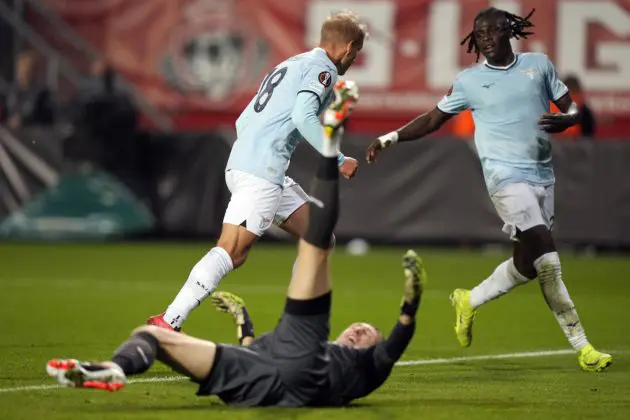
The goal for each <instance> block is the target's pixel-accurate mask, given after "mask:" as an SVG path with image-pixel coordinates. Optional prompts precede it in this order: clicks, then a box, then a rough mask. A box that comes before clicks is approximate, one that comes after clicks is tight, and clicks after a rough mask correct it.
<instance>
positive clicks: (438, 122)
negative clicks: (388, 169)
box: [365, 106, 455, 163]
mask: <svg viewBox="0 0 630 420" xmlns="http://www.w3.org/2000/svg"><path fill="white" fill-rule="evenodd" d="M454 115H455V114H448V113H446V112H443V111H441V110H440V109H439V108H438V107H437V106H436V107H435V108H433V109H432V110H431V111H429V112H426V113H424V114H422V115H420V116H418V117H417V118H415V119H414V120H412V121H411V122H409V123H408V124H406V125H405V126H403V127H402V128H399V129H398V130H396V131H392V132H391V133H388V134H385V135H383V136H381V137H379V138H377V139H376V140H374V141H373V142H372V144H370V146H369V147H368V150H367V154H366V157H365V158H366V160H367V162H368V163H373V162H375V161H376V156H377V155H378V153H379V152H380V151H381V150H383V149H386V148H387V147H389V146H391V145H393V144H394V143H397V142H401V141H412V140H417V139H420V138H422V137H424V136H426V135H428V134H431V133H433V132H434V131H436V130H438V129H439V128H440V127H442V125H444V123H445V122H446V121H448V120H450V119H451V118H452V117H453V116H454Z"/></svg>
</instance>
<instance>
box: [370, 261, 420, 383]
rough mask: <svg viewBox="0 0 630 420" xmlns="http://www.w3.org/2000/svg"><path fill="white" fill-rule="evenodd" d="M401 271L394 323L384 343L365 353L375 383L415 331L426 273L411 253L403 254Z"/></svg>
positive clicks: (388, 369) (387, 370) (404, 348)
mask: <svg viewBox="0 0 630 420" xmlns="http://www.w3.org/2000/svg"><path fill="white" fill-rule="evenodd" d="M403 268H404V273H405V287H404V295H403V299H402V304H401V307H400V316H399V318H398V322H397V323H396V325H394V327H393V328H392V330H391V332H390V334H389V337H387V339H386V340H383V341H381V342H380V343H378V344H377V345H376V346H375V348H374V351H373V352H371V353H366V354H367V355H371V357H372V360H371V361H370V363H372V364H373V370H372V371H373V372H374V374H375V375H376V377H375V378H373V379H374V381H377V382H378V381H379V379H382V380H384V379H385V378H386V377H387V375H389V372H390V371H391V369H392V367H393V366H394V364H395V363H396V362H397V361H398V359H400V357H401V356H402V354H403V353H404V352H405V350H406V349H407V346H408V345H409V342H410V341H411V339H412V338H413V334H414V332H415V318H416V312H417V311H418V308H419V307H420V300H421V297H422V292H423V287H424V284H425V283H426V277H427V274H426V272H425V270H424V267H423V265H422V260H421V259H420V257H418V255H417V254H416V253H415V252H414V251H412V250H409V251H407V253H406V254H405V255H404V257H403ZM375 385H376V384H375Z"/></svg>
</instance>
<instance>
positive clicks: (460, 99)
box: [437, 77, 470, 114]
mask: <svg viewBox="0 0 630 420" xmlns="http://www.w3.org/2000/svg"><path fill="white" fill-rule="evenodd" d="M437 107H438V109H439V110H440V111H442V112H444V113H446V114H459V113H460V112H462V111H465V110H467V109H468V108H470V103H469V102H468V97H467V96H466V91H465V90H464V87H463V86H462V82H461V79H460V78H459V77H458V78H457V79H455V82H454V83H453V86H451V88H450V89H449V90H448V92H446V95H444V97H443V98H442V99H441V100H440V102H438V104H437Z"/></svg>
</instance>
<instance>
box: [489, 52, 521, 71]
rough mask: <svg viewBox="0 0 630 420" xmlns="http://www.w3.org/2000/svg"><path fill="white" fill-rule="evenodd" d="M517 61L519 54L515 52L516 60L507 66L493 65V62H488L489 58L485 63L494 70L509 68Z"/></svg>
mask: <svg viewBox="0 0 630 420" xmlns="http://www.w3.org/2000/svg"><path fill="white" fill-rule="evenodd" d="M517 61H518V54H514V60H513V61H512V62H511V63H510V64H508V65H507V66H493V65H492V64H490V63H488V60H485V61H484V62H483V64H484V65H485V66H486V67H488V68H489V69H492V70H509V69H511V68H512V67H513V66H514V64H516V62H517Z"/></svg>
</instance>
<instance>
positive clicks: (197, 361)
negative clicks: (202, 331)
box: [46, 326, 217, 391]
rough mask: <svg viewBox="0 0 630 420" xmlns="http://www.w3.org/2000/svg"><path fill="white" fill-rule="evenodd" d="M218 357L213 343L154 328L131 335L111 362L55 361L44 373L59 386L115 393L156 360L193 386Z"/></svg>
mask: <svg viewBox="0 0 630 420" xmlns="http://www.w3.org/2000/svg"><path fill="white" fill-rule="evenodd" d="M216 353H217V346H216V344H215V343H213V342H210V341H206V340H201V339H198V338H194V337H191V336H188V335H185V334H180V333H177V332H174V331H170V330H167V329H164V328H158V327H155V326H143V327H139V328H137V329H136V330H134V331H133V333H132V334H131V337H129V339H128V340H127V341H125V342H124V343H123V344H122V345H121V346H120V347H119V348H118V349H117V350H116V352H115V353H114V356H113V357H112V359H111V361H103V362H79V361H78V360H76V359H66V360H63V359H54V360H51V361H49V362H48V364H47V366H46V370H47V372H48V374H49V375H50V376H53V377H55V378H56V379H57V380H58V381H59V383H61V384H62V385H66V386H71V387H77V388H97V389H103V390H108V391H117V390H118V389H120V388H122V387H123V386H124V384H125V383H126V378H127V376H131V375H138V374H141V373H144V372H146V371H147V370H148V369H149V368H150V367H151V366H152V365H153V363H154V362H155V360H159V361H161V362H162V363H164V364H166V365H167V366H169V367H171V368H172V369H173V370H175V371H177V372H179V373H182V374H184V375H186V376H187V377H189V378H190V379H192V380H193V381H195V382H201V381H203V380H204V379H206V378H207V377H208V375H209V374H210V371H211V369H212V366H213V365H214V360H215V357H216Z"/></svg>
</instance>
